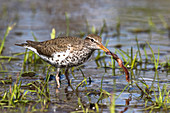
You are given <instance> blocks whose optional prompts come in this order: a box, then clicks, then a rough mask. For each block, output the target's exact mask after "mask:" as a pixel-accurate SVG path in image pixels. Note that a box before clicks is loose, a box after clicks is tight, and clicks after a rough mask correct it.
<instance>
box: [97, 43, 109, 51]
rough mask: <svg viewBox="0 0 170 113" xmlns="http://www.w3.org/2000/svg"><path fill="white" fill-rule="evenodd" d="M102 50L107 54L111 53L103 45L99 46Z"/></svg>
mask: <svg viewBox="0 0 170 113" xmlns="http://www.w3.org/2000/svg"><path fill="white" fill-rule="evenodd" d="M99 47H100V49H102V50H103V51H105V52H106V53H109V52H110V50H108V49H107V48H106V47H105V46H104V45H103V44H100V45H99Z"/></svg>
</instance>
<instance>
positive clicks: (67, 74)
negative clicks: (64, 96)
mask: <svg viewBox="0 0 170 113" xmlns="http://www.w3.org/2000/svg"><path fill="white" fill-rule="evenodd" d="M68 70H69V68H66V69H65V76H66V79H67V81H68V85H69V86H70V85H71V83H70V79H69V77H68V76H69V73H68Z"/></svg>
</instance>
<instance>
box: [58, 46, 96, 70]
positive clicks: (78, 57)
mask: <svg viewBox="0 0 170 113" xmlns="http://www.w3.org/2000/svg"><path fill="white" fill-rule="evenodd" d="M92 53H93V51H92V50H89V49H83V50H81V51H73V52H72V53H70V54H69V56H68V57H66V58H65V59H63V60H62V61H61V62H58V66H57V67H61V68H63V67H73V66H78V65H80V64H83V63H84V62H85V61H87V60H88V59H89V58H90V56H91V54H92Z"/></svg>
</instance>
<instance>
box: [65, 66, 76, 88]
mask: <svg viewBox="0 0 170 113" xmlns="http://www.w3.org/2000/svg"><path fill="white" fill-rule="evenodd" d="M68 70H69V68H68V67H67V68H66V70H65V76H66V79H67V81H68V86H70V87H71V89H72V90H73V91H74V88H73V87H72V85H71V83H70V79H69V77H68V76H69V73H68ZM67 88H68V87H67ZM67 88H66V89H67Z"/></svg>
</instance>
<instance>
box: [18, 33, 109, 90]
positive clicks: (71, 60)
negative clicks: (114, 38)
mask: <svg viewBox="0 0 170 113" xmlns="http://www.w3.org/2000/svg"><path fill="white" fill-rule="evenodd" d="M26 42H27V43H22V44H15V45H17V46H23V47H24V48H27V49H30V50H31V51H33V52H35V53H36V54H37V55H38V56H39V57H41V58H42V59H43V60H45V61H46V62H48V63H49V64H51V65H52V66H54V67H56V68H57V74H56V82H57V85H58V88H59V87H60V82H59V71H60V69H61V68H66V69H65V76H66V78H67V80H68V85H70V81H69V77H68V69H69V68H70V67H73V66H78V65H80V64H83V63H84V62H85V61H87V60H88V59H89V57H90V56H91V55H92V53H93V52H94V51H95V50H97V49H102V50H103V51H105V52H107V53H108V52H110V51H109V50H108V49H107V48H106V47H104V46H103V44H102V43H101V42H102V39H101V37H100V36H98V35H95V34H90V35H88V36H86V38H85V39H81V38H78V37H58V38H55V39H52V40H47V41H43V42H35V41H29V40H28V41H26Z"/></svg>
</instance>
